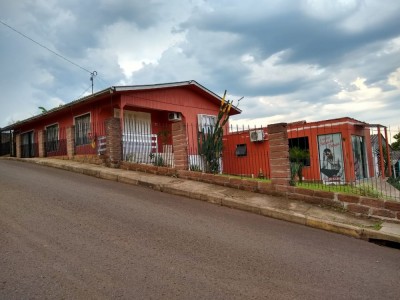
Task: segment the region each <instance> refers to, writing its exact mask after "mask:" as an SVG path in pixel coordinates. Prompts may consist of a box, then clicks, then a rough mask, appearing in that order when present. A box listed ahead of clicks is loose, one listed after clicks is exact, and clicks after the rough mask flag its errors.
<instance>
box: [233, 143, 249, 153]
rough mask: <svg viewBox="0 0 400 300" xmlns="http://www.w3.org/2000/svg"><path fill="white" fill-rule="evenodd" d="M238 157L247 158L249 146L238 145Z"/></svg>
mask: <svg viewBox="0 0 400 300" xmlns="http://www.w3.org/2000/svg"><path fill="white" fill-rule="evenodd" d="M235 153H236V156H247V145H246V144H239V145H236V152H235Z"/></svg>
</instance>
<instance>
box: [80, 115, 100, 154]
mask: <svg viewBox="0 0 400 300" xmlns="http://www.w3.org/2000/svg"><path fill="white" fill-rule="evenodd" d="M74 130H75V132H74V136H75V154H77V155H101V154H105V151H106V129H105V125H104V122H91V123H85V122H82V123H79V124H76V125H75V129H74Z"/></svg>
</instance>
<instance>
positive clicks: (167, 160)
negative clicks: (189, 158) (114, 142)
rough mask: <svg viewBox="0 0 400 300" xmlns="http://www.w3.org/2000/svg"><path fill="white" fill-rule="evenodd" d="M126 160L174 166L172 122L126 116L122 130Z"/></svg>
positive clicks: (124, 158)
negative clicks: (143, 119)
mask: <svg viewBox="0 0 400 300" xmlns="http://www.w3.org/2000/svg"><path fill="white" fill-rule="evenodd" d="M122 158H123V160H124V161H127V162H133V163H141V164H153V165H155V166H167V167H174V153H173V147H172V128H171V124H158V123H157V124H155V123H153V124H150V123H148V122H144V121H140V120H135V119H134V118H126V119H125V120H124V124H123V131H122Z"/></svg>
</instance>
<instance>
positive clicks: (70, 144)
mask: <svg viewBox="0 0 400 300" xmlns="http://www.w3.org/2000/svg"><path fill="white" fill-rule="evenodd" d="M66 131H67V156H68V158H69V159H71V158H73V157H74V155H75V126H70V127H67V128H66Z"/></svg>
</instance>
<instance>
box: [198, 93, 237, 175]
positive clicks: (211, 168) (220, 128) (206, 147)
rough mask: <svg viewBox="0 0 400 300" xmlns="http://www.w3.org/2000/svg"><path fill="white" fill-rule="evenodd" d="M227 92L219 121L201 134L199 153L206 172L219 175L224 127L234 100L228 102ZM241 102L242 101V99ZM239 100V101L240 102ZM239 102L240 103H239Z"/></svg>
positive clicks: (204, 129) (207, 127) (219, 114)
mask: <svg viewBox="0 0 400 300" xmlns="http://www.w3.org/2000/svg"><path fill="white" fill-rule="evenodd" d="M225 98H226V90H225V93H224V96H223V97H222V101H221V106H220V108H219V112H218V116H217V120H216V122H215V125H214V126H206V128H202V129H201V131H200V132H199V137H198V151H199V154H200V155H201V156H202V157H203V161H204V166H205V170H204V171H205V172H207V173H214V174H215V173H218V172H219V171H220V158H221V156H222V136H223V134H224V126H225V124H226V123H227V122H228V120H229V112H230V110H231V108H232V102H233V101H232V100H231V101H229V100H226V101H225ZM240 100H241V99H240ZM240 100H239V101H240ZM239 101H238V102H239Z"/></svg>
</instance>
